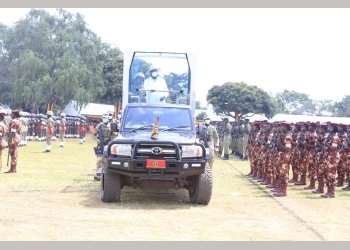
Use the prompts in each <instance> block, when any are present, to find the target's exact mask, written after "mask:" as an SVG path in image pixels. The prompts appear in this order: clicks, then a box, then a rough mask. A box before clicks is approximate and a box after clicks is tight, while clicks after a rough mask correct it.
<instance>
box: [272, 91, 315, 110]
mask: <svg viewBox="0 0 350 250" xmlns="http://www.w3.org/2000/svg"><path fill="white" fill-rule="evenodd" d="M310 101H311V99H310V98H309V96H308V95H306V94H304V93H299V92H296V91H294V90H284V91H283V92H281V93H277V94H276V103H277V105H278V109H279V111H282V113H284V114H302V113H304V112H305V110H310V109H313V108H311V107H310V106H311V105H312V102H311V103H310ZM303 105H305V106H306V107H303Z"/></svg>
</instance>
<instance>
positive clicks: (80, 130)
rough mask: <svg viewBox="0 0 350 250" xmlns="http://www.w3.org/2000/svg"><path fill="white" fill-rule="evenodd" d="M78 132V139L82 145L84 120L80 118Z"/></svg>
mask: <svg viewBox="0 0 350 250" xmlns="http://www.w3.org/2000/svg"><path fill="white" fill-rule="evenodd" d="M78 130H79V138H80V144H83V143H84V142H85V135H86V122H85V118H83V117H81V118H80V124H79V126H78Z"/></svg>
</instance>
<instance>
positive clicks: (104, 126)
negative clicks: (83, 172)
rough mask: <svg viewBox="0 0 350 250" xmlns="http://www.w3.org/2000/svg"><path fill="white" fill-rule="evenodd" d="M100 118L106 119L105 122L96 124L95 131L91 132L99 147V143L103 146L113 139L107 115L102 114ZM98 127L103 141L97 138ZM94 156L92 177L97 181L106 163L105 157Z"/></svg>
mask: <svg viewBox="0 0 350 250" xmlns="http://www.w3.org/2000/svg"><path fill="white" fill-rule="evenodd" d="M102 119H106V120H105V122H102V123H100V124H98V125H97V126H96V128H95V131H94V132H93V133H92V139H93V140H95V141H96V142H97V144H98V147H100V145H101V143H102V145H103V146H105V145H107V144H108V143H109V141H110V140H112V139H113V138H112V131H111V125H110V123H109V122H108V115H107V114H104V115H103V116H102ZM100 129H101V130H102V136H103V142H100V139H99V138H98V133H99V130H100ZM96 156H97V162H96V174H95V176H94V179H95V180H97V181H99V180H100V176H101V173H102V171H103V168H104V166H105V164H107V159H106V157H104V156H103V155H101V154H98V155H96Z"/></svg>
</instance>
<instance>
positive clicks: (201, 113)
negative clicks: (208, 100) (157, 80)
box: [196, 111, 207, 121]
mask: <svg viewBox="0 0 350 250" xmlns="http://www.w3.org/2000/svg"><path fill="white" fill-rule="evenodd" d="M206 114H207V113H206V112H205V111H202V112H200V113H199V114H198V115H197V116H196V120H197V121H202V120H204V117H205V115H206Z"/></svg>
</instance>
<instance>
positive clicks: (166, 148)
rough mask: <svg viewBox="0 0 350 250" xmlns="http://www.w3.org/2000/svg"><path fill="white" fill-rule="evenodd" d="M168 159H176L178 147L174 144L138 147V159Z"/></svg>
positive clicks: (141, 145) (142, 145) (142, 144)
mask: <svg viewBox="0 0 350 250" xmlns="http://www.w3.org/2000/svg"><path fill="white" fill-rule="evenodd" d="M138 157H146V158H168V159H176V158H177V153H176V147H175V145H173V144H146V143H140V144H138V145H136V158H138Z"/></svg>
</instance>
